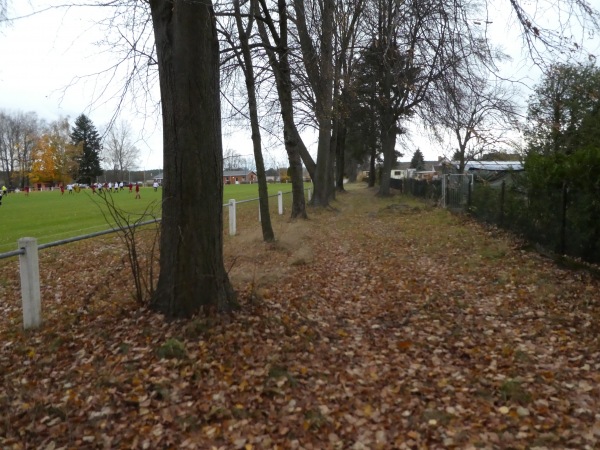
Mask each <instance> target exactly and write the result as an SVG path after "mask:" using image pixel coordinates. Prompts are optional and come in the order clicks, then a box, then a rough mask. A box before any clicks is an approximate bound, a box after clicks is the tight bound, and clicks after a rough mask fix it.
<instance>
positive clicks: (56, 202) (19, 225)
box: [0, 184, 291, 253]
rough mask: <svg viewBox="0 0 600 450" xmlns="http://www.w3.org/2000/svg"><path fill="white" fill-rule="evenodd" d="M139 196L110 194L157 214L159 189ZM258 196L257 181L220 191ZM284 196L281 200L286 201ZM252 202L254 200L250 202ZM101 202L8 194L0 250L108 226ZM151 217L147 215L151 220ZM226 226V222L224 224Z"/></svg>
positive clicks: (88, 197) (86, 196)
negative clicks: (27, 240) (26, 239)
mask: <svg viewBox="0 0 600 450" xmlns="http://www.w3.org/2000/svg"><path fill="white" fill-rule="evenodd" d="M290 190H291V185H289V184H270V185H269V195H276V194H277V192H278V191H282V192H288V191H290ZM140 193H141V199H139V200H136V199H135V193H131V194H130V193H129V189H128V188H125V189H124V190H123V191H120V192H119V193H114V194H113V198H114V199H115V204H116V205H117V206H118V207H120V208H121V209H123V210H124V211H127V212H128V213H131V214H133V215H135V214H142V213H143V212H144V211H145V210H146V209H147V208H148V207H149V206H151V209H152V210H153V211H154V213H155V214H156V217H160V202H161V199H162V191H161V189H160V188H159V189H158V191H157V192H154V189H152V188H141V190H140ZM257 197H258V185H257V184H239V185H226V186H225V189H224V194H223V204H226V203H228V201H229V199H235V200H236V201H242V200H248V199H251V198H257ZM286 197H289V196H288V195H284V199H285V200H284V201H288V199H287V198H286ZM253 203H254V202H253ZM270 204H271V211H276V210H277V209H276V208H277V199H276V198H272V199H270ZM255 207H256V220H257V221H258V202H256V203H255ZM103 209H104V210H105V208H103V206H102V202H101V201H100V199H98V198H97V196H95V195H92V191H91V190H90V189H85V190H82V191H81V192H79V193H76V192H73V193H72V194H68V193H67V192H66V191H65V193H64V195H61V193H60V190H54V191H42V192H30V193H29V196H26V195H25V193H24V192H19V193H15V194H9V195H7V196H5V197H4V199H3V202H2V206H1V207H0V253H4V252H9V251H12V250H14V249H15V248H16V246H17V240H18V239H20V238H22V237H35V238H37V240H38V244H44V243H48V242H53V241H58V240H61V239H67V238H70V237H74V236H79V235H84V234H89V233H94V232H97V231H102V230H106V229H109V228H110V226H109V224H108V223H107V221H106V219H105V218H104V215H103V213H102V210H103ZM227 214H228V213H227V208H226V209H225V210H224V221H225V224H227ZM151 218H152V217H148V219H151ZM226 226H227V225H226Z"/></svg>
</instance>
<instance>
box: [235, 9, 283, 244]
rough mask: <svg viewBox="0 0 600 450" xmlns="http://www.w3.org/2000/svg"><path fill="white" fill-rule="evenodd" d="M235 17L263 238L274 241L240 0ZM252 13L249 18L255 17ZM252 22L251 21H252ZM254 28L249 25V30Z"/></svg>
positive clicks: (253, 80) (252, 74)
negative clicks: (240, 51) (241, 58)
mask: <svg viewBox="0 0 600 450" xmlns="http://www.w3.org/2000/svg"><path fill="white" fill-rule="evenodd" d="M257 7H258V5H257V4H256V3H253V4H252V5H251V10H252V11H254V10H255V9H256V10H257ZM234 8H235V19H236V24H237V29H238V34H239V37H240V44H241V48H242V57H243V63H242V68H243V71H244V78H245V81H246V91H247V92H248V110H249V112H250V127H251V128H252V147H253V149H254V161H255V162H256V176H257V178H258V201H259V208H260V224H261V228H262V234H263V240H264V241H265V242H272V241H274V240H275V233H273V227H272V225H271V214H270V212H269V189H268V186H267V174H266V173H265V162H264V160H263V155H262V145H261V136H260V126H259V124H258V108H257V105H256V81H255V77H254V66H253V65H252V56H251V54H250V46H249V43H248V34H247V33H246V31H245V30H244V27H243V25H242V15H241V12H240V2H239V0H235V1H234ZM253 17H254V16H253V15H252V14H251V15H250V18H249V20H252V19H253ZM250 23H251V22H250ZM250 29H252V27H251V26H249V30H250Z"/></svg>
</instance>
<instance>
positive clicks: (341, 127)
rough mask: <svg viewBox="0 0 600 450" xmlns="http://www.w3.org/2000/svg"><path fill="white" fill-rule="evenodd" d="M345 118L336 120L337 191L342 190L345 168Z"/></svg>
mask: <svg viewBox="0 0 600 450" xmlns="http://www.w3.org/2000/svg"><path fill="white" fill-rule="evenodd" d="M345 144H346V120H345V119H340V120H339V121H338V132H337V140H336V149H335V154H336V163H335V165H336V169H337V174H336V175H337V183H336V185H337V190H338V192H344V191H345V189H344V171H345V168H346V161H345V156H346V145H345ZM353 181H356V174H354V180H353Z"/></svg>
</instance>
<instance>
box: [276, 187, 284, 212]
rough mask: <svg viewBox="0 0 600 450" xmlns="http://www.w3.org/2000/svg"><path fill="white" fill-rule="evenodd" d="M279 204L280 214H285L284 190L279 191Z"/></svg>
mask: <svg viewBox="0 0 600 450" xmlns="http://www.w3.org/2000/svg"><path fill="white" fill-rule="evenodd" d="M277 205H278V206H279V215H282V214H283V192H281V191H279V192H277Z"/></svg>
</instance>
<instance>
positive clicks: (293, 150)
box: [257, 0, 314, 218]
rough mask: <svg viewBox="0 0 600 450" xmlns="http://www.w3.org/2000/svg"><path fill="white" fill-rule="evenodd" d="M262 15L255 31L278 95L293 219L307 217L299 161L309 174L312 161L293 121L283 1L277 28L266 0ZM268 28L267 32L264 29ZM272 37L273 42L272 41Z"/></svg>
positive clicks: (278, 2)
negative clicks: (259, 38)
mask: <svg viewBox="0 0 600 450" xmlns="http://www.w3.org/2000/svg"><path fill="white" fill-rule="evenodd" d="M260 6H261V11H260V14H261V17H260V20H258V21H257V25H258V30H259V33H260V37H261V40H262V44H263V45H264V48H265V51H266V53H267V57H268V60H269V66H270V67H271V69H272V70H273V74H274V76H275V83H276V87H277V94H278V97H279V103H280V107H281V117H282V120H283V138H284V143H285V149H286V152H287V155H288V161H289V164H290V172H291V178H292V213H291V216H292V218H306V217H307V214H306V200H305V198H304V180H303V176H302V161H303V160H304V163H305V165H306V167H307V170H308V172H309V173H311V176H313V174H314V163H313V164H311V162H312V158H311V157H310V154H309V153H308V150H307V149H306V146H305V145H304V142H303V141H302V138H301V137H300V133H299V132H298V128H297V127H296V123H295V122H294V102H293V97H292V78H291V74H290V63H289V47H288V38H289V34H288V13H287V9H286V4H285V0H278V1H277V14H278V17H279V27H277V26H276V21H275V20H274V19H273V16H272V14H271V11H270V10H269V8H268V6H267V2H266V0H260ZM267 29H268V31H267ZM271 39H272V40H273V42H274V43H272V41H271Z"/></svg>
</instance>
